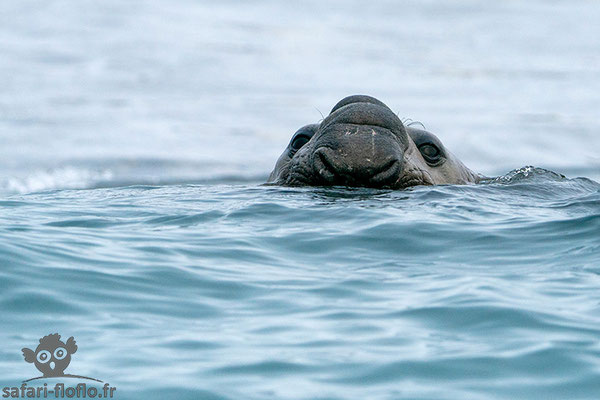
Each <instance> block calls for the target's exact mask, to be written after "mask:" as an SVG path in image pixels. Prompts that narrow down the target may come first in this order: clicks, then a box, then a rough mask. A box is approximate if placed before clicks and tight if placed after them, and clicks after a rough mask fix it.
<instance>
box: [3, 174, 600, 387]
mask: <svg viewBox="0 0 600 400" xmlns="http://www.w3.org/2000/svg"><path fill="white" fill-rule="evenodd" d="M0 208H1V213H0V215H1V216H0V267H1V268H0V276H1V280H0V282H1V287H0V289H1V292H0V293H1V294H0V308H1V310H2V346H0V360H1V361H0V370H2V375H1V378H0V387H1V386H14V385H19V384H20V382H21V380H23V379H26V378H30V377H34V376H37V375H36V373H37V371H35V369H34V368H33V366H32V365H31V364H27V363H25V362H24V361H23V359H22V356H21V354H20V349H21V348H22V347H31V346H35V345H36V344H37V340H38V339H39V338H40V337H41V336H43V335H46V334H49V333H54V332H59V333H60V334H61V335H63V337H64V339H65V340H66V338H67V337H69V336H74V337H75V339H76V340H77V343H78V345H79V350H78V353H77V354H75V355H74V356H73V360H72V362H71V365H70V366H69V370H68V372H69V373H75V374H81V375H85V376H92V377H95V378H98V379H101V380H103V381H105V382H109V383H110V384H111V385H113V386H116V387H117V393H118V394H119V395H120V397H118V398H127V399H154V398H156V399H159V398H189V399H199V398H215V399H240V398H244V399H267V398H277V399H301V398H302V399H308V398H311V399H317V398H319V399H326V398H327V399H356V398H374V399H389V398H419V399H425V398H427V399H433V398H435V399H457V398H469V399H516V398H528V399H531V398H540V399H541V398H544V399H549V398H556V399H567V398H568V399H575V398H577V399H595V398H597V396H598V393H599V392H600V291H599V290H598V287H599V286H600V239H599V235H598V233H599V232H600V184H598V183H596V182H594V181H591V180H588V179H585V178H577V179H567V178H564V177H561V176H560V175H557V174H554V173H551V172H548V171H545V170H541V169H532V168H524V169H521V170H519V171H514V172H513V173H511V174H508V175H506V176H503V177H501V178H498V179H495V180H491V181H488V182H486V183H484V184H480V185H471V186H439V187H417V188H414V189H411V190H405V191H383V190H367V189H354V190H353V189H343V188H339V189H336V188H331V189H327V188H282V187H272V186H261V185H258V184H252V183H248V184H222V185H220V184H214V185H174V186H132V187H119V188H104V189H103V188H98V189H88V190H56V191H49V192H42V193H32V194H26V195H13V196H10V197H8V198H7V199H6V200H3V201H2V202H0ZM38 375H39V374H38Z"/></svg>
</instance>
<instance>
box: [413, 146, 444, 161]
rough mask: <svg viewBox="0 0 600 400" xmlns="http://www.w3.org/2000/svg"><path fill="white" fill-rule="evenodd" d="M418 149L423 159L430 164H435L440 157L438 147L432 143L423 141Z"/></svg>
mask: <svg viewBox="0 0 600 400" xmlns="http://www.w3.org/2000/svg"><path fill="white" fill-rule="evenodd" d="M419 151H420V152H421V155H423V158H424V159H425V161H427V162H428V163H430V164H436V163H438V162H439V161H440V159H441V158H442V152H441V151H440V149H439V148H438V147H437V146H436V145H435V144H433V143H425V144H422V145H420V146H419Z"/></svg>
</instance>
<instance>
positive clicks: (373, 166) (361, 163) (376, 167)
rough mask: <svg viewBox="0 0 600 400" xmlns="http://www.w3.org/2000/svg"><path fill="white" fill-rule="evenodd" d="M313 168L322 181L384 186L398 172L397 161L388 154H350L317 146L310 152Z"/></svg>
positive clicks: (398, 164)
mask: <svg viewBox="0 0 600 400" xmlns="http://www.w3.org/2000/svg"><path fill="white" fill-rule="evenodd" d="M313 168H314V171H315V173H316V174H317V175H318V176H319V177H320V179H321V180H322V181H323V183H324V184H326V185H358V186H369V187H384V186H389V185H392V184H393V183H394V182H396V181H397V180H398V177H399V176H400V173H401V162H400V161H399V160H398V159H397V158H396V157H395V156H394V155H392V154H388V155H386V156H383V157H382V156H375V157H371V158H369V157H368V156H364V155H363V156H360V157H353V155H352V154H348V153H347V152H345V151H344V150H343V149H338V150H334V149H332V148H329V147H320V148H318V149H317V150H316V151H315V152H314V159H313Z"/></svg>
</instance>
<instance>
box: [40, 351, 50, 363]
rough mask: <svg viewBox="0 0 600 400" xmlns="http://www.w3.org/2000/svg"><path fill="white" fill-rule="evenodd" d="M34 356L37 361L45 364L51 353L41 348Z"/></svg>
mask: <svg viewBox="0 0 600 400" xmlns="http://www.w3.org/2000/svg"><path fill="white" fill-rule="evenodd" d="M36 358H37V360H38V362H40V363H42V364H46V363H47V362H48V361H50V358H52V354H50V352H49V351H48V350H42V351H40V352H39V353H38V354H37V356H36Z"/></svg>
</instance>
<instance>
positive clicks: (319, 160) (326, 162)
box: [313, 148, 336, 182]
mask: <svg viewBox="0 0 600 400" xmlns="http://www.w3.org/2000/svg"><path fill="white" fill-rule="evenodd" d="M313 163H314V164H313V165H314V169H315V171H316V172H317V173H318V174H319V176H320V177H321V178H323V179H324V180H325V181H326V182H333V181H335V178H336V174H335V170H336V169H335V167H334V165H333V163H332V162H331V160H330V159H329V157H328V156H327V149H325V148H320V149H317V150H316V151H315V153H314V161H313Z"/></svg>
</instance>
